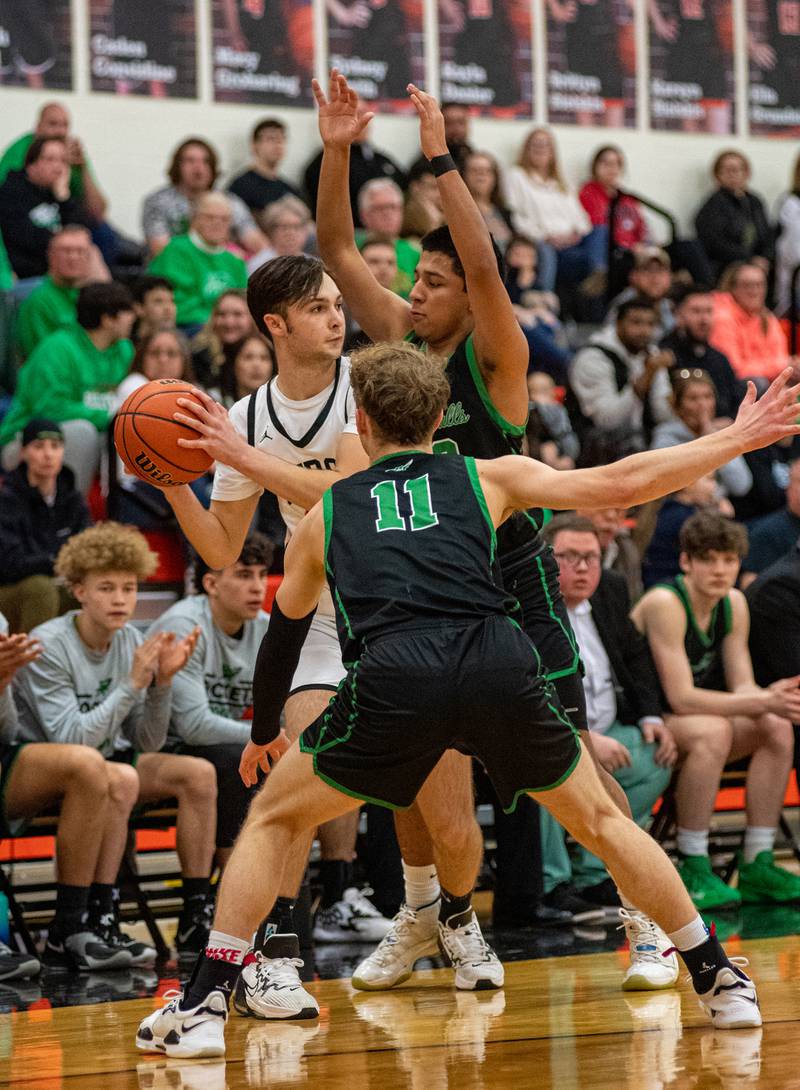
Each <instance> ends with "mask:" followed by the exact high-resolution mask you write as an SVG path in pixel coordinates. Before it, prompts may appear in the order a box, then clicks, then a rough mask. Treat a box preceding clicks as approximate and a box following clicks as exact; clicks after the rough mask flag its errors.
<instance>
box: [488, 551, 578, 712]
mask: <svg viewBox="0 0 800 1090" xmlns="http://www.w3.org/2000/svg"><path fill="white" fill-rule="evenodd" d="M500 568H501V571H502V575H503V586H504V587H505V589H506V590H507V591H508V592H509V594H513V595H514V597H515V598H516V599H517V601H518V602H519V604H520V607H521V610H522V616H521V617H518V618H517V620H518V621H519V623H520V625H521V626H522V629H523V630H524V632H525V634H526V635H527V636H528V637H529V638H530V641H531V643H532V644H533V646H534V647H535V648H536V650H537V651H538V653H539V657H540V658H541V660H542V668H543V670H544V672H545V675H546V677H547V679H548V680H549V681H551V682H552V683H553V685H554V686H555V689H556V691H557V692H558V695H559V697H560V699H561V703H562V705H563V706H564V708H565V709H566V711H567V713H568V715H569V717H570V719H571V720H572V722H573V724H574V725H575V726H576V727H577V728H578V730H588V729H589V728H588V723H587V720H586V698H585V696H584V692H583V680H582V675H583V666H582V663H581V656H580V651H579V650H578V641H577V640H576V639H575V634H574V632H573V631H572V625H571V623H570V619H569V614H568V613H567V606H566V603H565V601H564V599H563V598H562V596H561V590H560V587H559V584H558V563H557V561H556V558H555V557H554V556H553V550H552V549H551V548H550V546H549V545H545V546H543V547H542V548H540V549H538V550H535V549H531V548H530V546H527V545H526V546H525V547H524V548H521V549H516V550H515V551H514V552H513V553H507V554H505V555H503V556H501V557H500Z"/></svg>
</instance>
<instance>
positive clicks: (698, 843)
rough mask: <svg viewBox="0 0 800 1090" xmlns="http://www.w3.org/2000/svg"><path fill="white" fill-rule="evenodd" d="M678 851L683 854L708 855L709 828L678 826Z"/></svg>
mask: <svg viewBox="0 0 800 1090" xmlns="http://www.w3.org/2000/svg"><path fill="white" fill-rule="evenodd" d="M678 851H679V852H680V854H681V855H708V829H681V828H680V826H678Z"/></svg>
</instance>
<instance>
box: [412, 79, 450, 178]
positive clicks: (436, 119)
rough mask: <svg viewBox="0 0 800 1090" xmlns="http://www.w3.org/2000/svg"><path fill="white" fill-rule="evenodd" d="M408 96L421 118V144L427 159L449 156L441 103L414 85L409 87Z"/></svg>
mask: <svg viewBox="0 0 800 1090" xmlns="http://www.w3.org/2000/svg"><path fill="white" fill-rule="evenodd" d="M408 94H409V98H410V99H411V101H412V102H413V103H414V109H415V110H416V111H417V117H418V118H419V142H420V146H421V147H422V154H423V155H424V156H425V158H426V159H434V158H435V157H436V156H437V155H447V141H446V140H445V138H444V117H443V116H442V111H441V110H440V109H439V103H438V102H437V101H436V99H435V98H434V97H433V96H432V95H429V94H427V93H426V92H425V91H421V90H420V89H419V87H416V86H415V85H414V84H413V83H409V85H408Z"/></svg>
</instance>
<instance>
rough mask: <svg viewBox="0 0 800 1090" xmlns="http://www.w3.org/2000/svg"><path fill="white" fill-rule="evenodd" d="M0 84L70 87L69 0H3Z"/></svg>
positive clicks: (45, 87) (58, 88) (6, 85)
mask: <svg viewBox="0 0 800 1090" xmlns="http://www.w3.org/2000/svg"><path fill="white" fill-rule="evenodd" d="M0 86H3V87H30V88H31V89H32V90H47V89H48V88H53V89H54V90H60V91H70V90H72V25H71V16H70V0H2V3H0Z"/></svg>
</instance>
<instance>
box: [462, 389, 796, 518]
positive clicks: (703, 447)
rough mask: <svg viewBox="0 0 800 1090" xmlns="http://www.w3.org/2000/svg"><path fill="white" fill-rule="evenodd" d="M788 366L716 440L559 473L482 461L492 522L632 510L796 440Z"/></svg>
mask: <svg viewBox="0 0 800 1090" xmlns="http://www.w3.org/2000/svg"><path fill="white" fill-rule="evenodd" d="M791 374H792V372H791V369H789V368H786V369H785V370H784V371H783V372H782V374H781V375H780V376H779V377H778V378H776V379H775V381H774V382H773V383H772V385H771V386H770V387H769V389H768V390H767V392H766V393H765V394H764V396H763V397H762V398H761V399H760V400H759V401H756V394H755V387H754V385H753V383H752V382H750V383H748V384H747V394H746V396H745V398H744V400H743V401H742V404H741V406H740V408H739V412H738V413H737V416H736V420H735V421H734V422H733V424H730V425H729V426H728V427H727V428H723V429H722V430H721V431H718V432H715V433H714V434H713V435H706V436H703V438H702V439H695V440H693V441H692V442H691V443H683V444H682V445H681V446H677V447H670V448H669V449H668V450H654V451H647V452H645V453H644V454H633V455H631V457H629V458H623V459H622V460H621V461H619V462H614V463H612V464H611V465H607V466H597V467H595V468H593V469H574V470H563V471H558V470H554V469H550V468H549V467H548V466H545V465H542V463H541V462H535V461H533V460H532V459H529V458H524V459H521V458H516V457H514V456H509V457H506V458H497V459H495V460H494V461H491V462H489V461H487V462H480V463H479V467H480V475H481V480H482V481H483V480H485V482H486V485H487V487H486V498H487V501H488V503H489V507H490V510H491V512H492V516H493V517H494V518H495V520H496V522H497V523H498V524H499V522H501V521H503V519H505V518H507V517H508V515H510V514H511V513H512V512H513V511H515V510H523V509H525V508H528V507H552V508H555V509H557V510H569V509H571V508H573V507H585V508H596V507H608V505H609V504H610V503H613V504H614V505H615V506H617V507H631V506H633V505H634V504H638V503H646V502H647V501H648V500H653V499H656V498H657V497H659V496H665V495H667V494H668V493H670V492H677V491H678V490H679V489H681V488H685V487H686V486H687V485H689V484H691V483H692V482H693V481H695V480H697V478H698V477H703V476H705V475H706V474H707V473H711V472H713V470H715V469H718V468H719V466H721V465H724V464H725V463H726V462H729V461H730V460H731V458H735V457H737V456H738V455H740V454H744V453H746V452H747V451H748V450H758V449H759V448H760V447H766V446H769V445H770V444H771V443H776V442H777V441H778V440H779V439H783V438H784V437H786V436H790V435H800V424H798V423H797V420H798V415H797V412H798V409H797V387H796V386H793V387H788V386H787V385H786V384H787V382H788V381H789V378H790V376H791Z"/></svg>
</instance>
